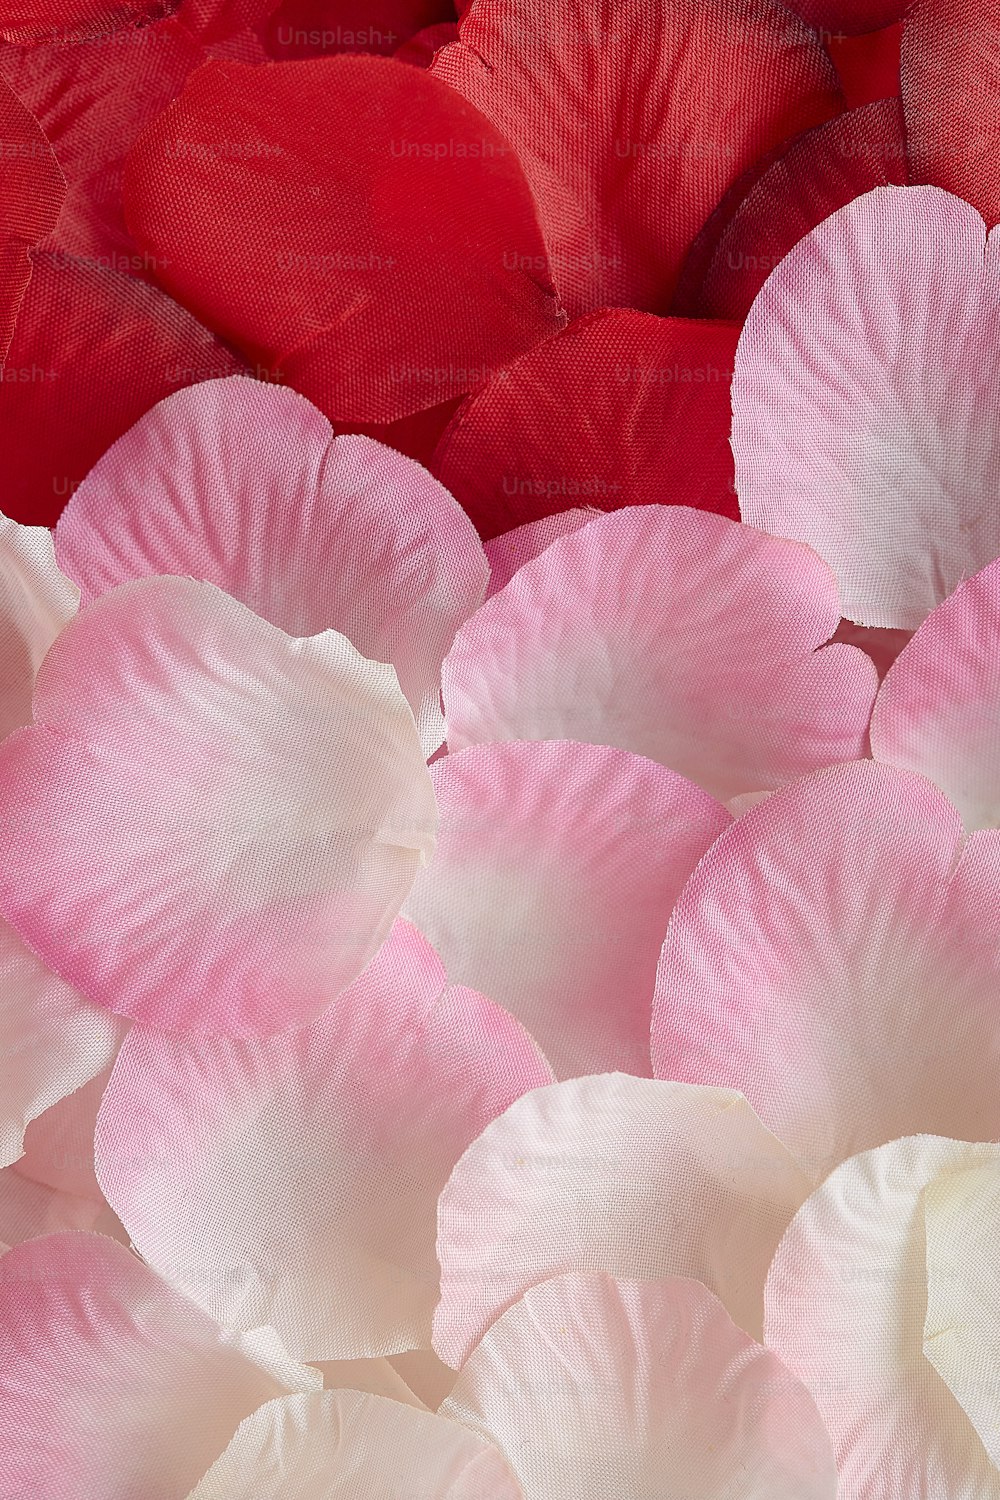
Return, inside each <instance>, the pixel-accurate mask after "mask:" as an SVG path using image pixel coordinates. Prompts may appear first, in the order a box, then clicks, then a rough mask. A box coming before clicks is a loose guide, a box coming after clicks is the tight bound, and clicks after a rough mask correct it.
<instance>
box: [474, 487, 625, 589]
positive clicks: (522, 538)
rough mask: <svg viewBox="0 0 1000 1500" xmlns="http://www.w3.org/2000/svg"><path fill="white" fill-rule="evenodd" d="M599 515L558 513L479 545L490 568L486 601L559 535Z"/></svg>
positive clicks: (580, 510) (593, 512) (588, 511)
mask: <svg viewBox="0 0 1000 1500" xmlns="http://www.w3.org/2000/svg"><path fill="white" fill-rule="evenodd" d="M600 514H601V512H600V511H599V510H591V509H587V508H584V507H579V508H577V509H575V510H561V511H559V512H558V513H557V514H556V515H554V516H543V517H542V519H541V520H540V521H525V523H524V525H523V526H515V527H514V529H513V531H505V532H503V533H502V535H500V536H495V537H491V539H490V540H489V541H488V542H485V543H484V544H483V551H484V552H485V553H486V558H487V561H488V562H489V565H490V582H489V587H488V588H487V590H486V597H487V599H492V598H493V595H494V594H499V592H500V590H501V589H504V588H506V587H507V585H508V583H510V580H511V579H512V578H513V576H514V574H515V573H516V572H517V571H518V569H519V568H523V567H524V565H525V563H529V562H531V560H532V558H535V557H540V556H541V554H542V553H543V552H544V551H545V550H546V548H548V547H551V546H552V543H553V542H555V541H558V539H559V538H560V537H561V536H568V535H569V534H570V532H571V531H579V530H580V527H581V526H586V524H587V522H588V521H593V520H594V518H595V517H596V516H599V515H600Z"/></svg>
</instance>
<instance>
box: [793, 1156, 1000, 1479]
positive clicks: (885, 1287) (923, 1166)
mask: <svg viewBox="0 0 1000 1500" xmlns="http://www.w3.org/2000/svg"><path fill="white" fill-rule="evenodd" d="M998 1165H1000V1147H997V1146H990V1145H966V1144H965V1143H964V1142H961V1141H950V1140H944V1139H941V1138H940V1137H933V1136H913V1137H908V1138H907V1139H905V1140H899V1141H893V1142H892V1143H891V1144H889V1145H885V1146H882V1147H880V1148H879V1149H878V1150H875V1151H869V1152H865V1153H864V1154H863V1155H860V1156H857V1157H853V1158H852V1159H851V1160H850V1161H847V1162H845V1163H844V1164H843V1165H842V1166H840V1167H838V1168H837V1170H836V1171H835V1172H833V1173H832V1175H831V1176H830V1177H829V1178H828V1179H827V1181H826V1182H825V1183H824V1184H823V1186H822V1187H821V1188H819V1189H818V1190H817V1191H816V1192H815V1193H814V1194H813V1196H812V1197H811V1198H810V1199H809V1200H808V1202H807V1203H806V1204H805V1205H804V1206H803V1207H802V1208H801V1209H800V1210H799V1212H798V1214H797V1215H796V1217H795V1219H794V1220H793V1221H792V1224H791V1227H790V1228H789V1230H788V1233H787V1234H786V1235H785V1237H784V1239H783V1240H782V1242H781V1245H780V1246H779V1248H778V1253H777V1255H776V1256H775V1259H774V1265H773V1266H772V1268H771V1272H770V1275H769V1276H768V1282H767V1323H766V1332H765V1338H766V1342H767V1343H768V1344H769V1345H770V1346H771V1347H772V1348H773V1349H774V1350H775V1351H776V1353H777V1354H779V1355H780V1357H781V1359H782V1360H783V1361H784V1363H785V1364H786V1365H787V1366H788V1368H789V1369H790V1370H791V1371H792V1373H793V1374H794V1375H796V1376H797V1377H798V1378H799V1380H801V1381H802V1382H803V1384H804V1385H805V1386H806V1387H807V1389H808V1390H809V1391H810V1392H811V1393H812V1395H813V1398H814V1399H815V1402H816V1405H817V1406H818V1407H819V1411H820V1415H821V1416H822V1418H823V1420H824V1422H825V1424H826V1427H827V1430H828V1432H829V1433H830V1437H831V1439H832V1441H833V1447H834V1452H835V1454H836V1458H837V1464H838V1468H839V1470H840V1480H841V1494H842V1495H843V1496H845V1497H850V1500H931V1497H934V1500H938V1497H940V1500H998V1497H1000V1472H998V1471H997V1470H996V1469H995V1468H994V1467H993V1465H992V1464H991V1463H990V1461H989V1459H988V1458H987V1455H986V1452H985V1450H984V1448H983V1445H982V1443H981V1442H980V1440H979V1438H978V1437H977V1435H976V1432H975V1429H974V1427H973V1426H972V1423H971V1422H970V1421H969V1419H968V1418H967V1417H966V1415H965V1413H964V1412H963V1410H962V1408H961V1406H960V1405H959V1403H958V1402H957V1401H956V1400H955V1398H954V1396H953V1395H952V1393H951V1391H950V1390H949V1389H948V1387H947V1385H946V1384H945V1382H944V1381H943V1380H942V1379H941V1377H940V1375H939V1374H938V1373H937V1371H936V1370H935V1369H934V1367H933V1365H932V1364H931V1363H930V1361H929V1360H928V1359H926V1358H925V1345H924V1318H925V1312H926V1310H927V1286H928V1270H927V1259H926V1257H927V1250H926V1248H925V1233H924V1205H923V1197H924V1191H925V1189H927V1188H929V1187H930V1186H931V1185H932V1184H933V1183H934V1182H935V1179H937V1178H938V1177H939V1175H940V1174H950V1173H961V1172H964V1171H966V1170H968V1169H971V1168H977V1167H988V1168H989V1169H990V1170H991V1171H992V1172H996V1170H997V1167H998ZM990 1253H991V1255H995V1243H994V1244H991V1246H990ZM957 1269H958V1268H957V1267H955V1266H952V1267H951V1268H950V1273H951V1274H952V1275H954V1274H955V1271H956V1270H957ZM945 1270H946V1273H947V1271H948V1268H945ZM995 1374H996V1372H995V1369H994V1371H993V1372H992V1377H993V1380H994V1382H995ZM994 1390H995V1384H994ZM993 1409H994V1412H995V1400H994V1403H993Z"/></svg>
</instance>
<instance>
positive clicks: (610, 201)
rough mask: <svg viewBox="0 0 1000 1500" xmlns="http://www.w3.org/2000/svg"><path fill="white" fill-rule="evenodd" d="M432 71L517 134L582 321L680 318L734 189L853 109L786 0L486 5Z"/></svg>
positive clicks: (474, 7) (561, 285)
mask: <svg viewBox="0 0 1000 1500" xmlns="http://www.w3.org/2000/svg"><path fill="white" fill-rule="evenodd" d="M431 71H432V73H433V74H435V75H436V76H437V77H439V78H442V79H444V80H445V81H446V82H448V83H449V84H451V86H452V87H453V88H455V89H457V90H458V91H459V92H460V93H461V94H463V95H464V97H465V98H466V99H468V100H469V101H470V102H471V103H472V104H474V105H475V106H476V108H477V109H480V110H482V112H483V114H485V115H486V116H487V117H488V118H489V119H490V120H491V121H492V122H493V124H494V125H495V126H496V128H497V129H498V130H499V131H500V132H501V134H502V135H504V136H505V137H506V138H507V139H508V140H510V141H511V142H512V144H513V146H514V149H515V151H516V152H517V154H518V156H519V158H520V160H521V161H522V163H523V164H524V169H525V172H526V174H527V177H528V181H529V183H530V184H531V188H532V191H533V192H534V195H535V198H536V200H537V202H538V206H539V214H540V217H541V222H542V227H543V230H544V232H545V237H546V243H547V245H548V249H549V256H550V263H551V266H552V274H553V277H554V279H555V283H556V286H557V288H558V290H559V294H560V297H561V299H562V301H563V303H564V305H565V306H566V308H567V310H568V311H569V313H570V315H571V316H572V317H578V316H579V315H580V314H582V313H589V312H595V311H596V310H597V309H598V308H602V307H608V306H625V307H634V308H639V309H641V310H642V311H645V312H665V311H666V310H667V308H668V307H669V305H670V297H671V294H672V292H673V288H674V284H675V282H676V278H677V274H678V272H679V270H680V266H681V262H682V260H683V257H684V254H685V252H686V250H687V248H688V246H689V245H690V243H691V241H692V240H693V239H694V237H695V235H696V234H697V233H698V231H699V230H700V229H701V227H702V225H703V224H704V222H705V220H706V219H707V218H708V216H709V214H710V213H711V212H712V210H713V209H714V208H715V207H716V205H717V203H718V202H719V200H720V199H721V198H722V196H723V194H724V193H725V192H726V189H727V188H728V187H729V186H730V184H731V183H732V182H734V181H735V180H736V178H737V177H739V176H740V174H741V173H742V172H743V171H744V170H745V169H746V168H747V167H749V166H750V165H751V164H752V163H753V162H755V161H756V160H758V158H759V157H760V156H762V155H764V154H765V153H766V152H767V151H769V150H770V149H771V148H773V147H774V146H776V145H777V144H778V143H779V142H780V141H783V140H784V139H786V137H788V136H790V135H795V134H797V133H798V132H799V131H800V130H805V129H807V128H808V127H809V126H811V125H816V124H818V123H819V122H820V121H821V120H824V119H827V118H829V116H830V115H832V114H834V113H835V112H836V111H837V109H838V108H839V105H840V98H839V95H838V92H837V86H836V81H835V75H834V71H833V67H832V64H831V62H830V59H829V57H828V56H827V54H826V52H825V51H824V50H823V48H822V46H821V44H820V42H819V39H818V37H816V36H815V35H814V34H813V33H812V32H810V31H809V30H808V28H807V27H805V26H804V25H803V24H802V23H801V22H799V21H798V20H797V19H796V18H794V17H790V16H789V13H788V12H787V11H786V10H785V9H784V7H782V6H780V5H778V4H774V3H771V0H744V3H739V4H737V3H732V0H670V3H669V4H666V5H658V6H650V5H649V4H647V3H646V0H622V3H619V4H617V5H615V6H613V7H607V6H595V5H594V4H592V3H591V0H553V3H551V4H549V5H547V6H546V7H545V8H544V9H541V10H540V9H539V7H538V6H537V4H535V3H534V0H475V3H473V4H471V5H470V6H468V8H467V9H466V10H465V13H464V15H462V17H461V19H460V22H459V41H458V43H457V44H456V45H454V46H452V47H446V48H445V50H444V51H443V52H440V53H438V55H437V57H436V58H435V59H434V62H433V64H432V66H431ZM595 101H599V103H596V104H595Z"/></svg>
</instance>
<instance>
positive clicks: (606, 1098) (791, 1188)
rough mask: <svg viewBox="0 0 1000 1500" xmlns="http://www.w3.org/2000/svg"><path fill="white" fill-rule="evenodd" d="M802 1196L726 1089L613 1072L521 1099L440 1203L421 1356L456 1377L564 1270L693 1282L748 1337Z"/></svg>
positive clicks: (801, 1177)
mask: <svg viewBox="0 0 1000 1500" xmlns="http://www.w3.org/2000/svg"><path fill="white" fill-rule="evenodd" d="M808 1192H809V1179H808V1178H807V1177H806V1175H805V1174H804V1173H803V1172H802V1171H800V1169H799V1168H798V1167H797V1166H796V1164H795V1163H794V1161H793V1160H792V1158H791V1156H790V1155H789V1153H788V1152H787V1151H786V1150H785V1148H784V1146H782V1145H781V1144H780V1143H779V1142H778V1141H777V1140H775V1138H774V1137H773V1136H772V1135H770V1134H769V1132H768V1131H767V1130H766V1129H765V1128H764V1126H763V1125H762V1124H761V1123H760V1121H759V1120H758V1119H757V1117H756V1115H755V1114H754V1113H753V1111H752V1110H751V1109H750V1107H749V1105H748V1104H747V1103H746V1101H745V1100H744V1099H743V1098H741V1097H740V1096H739V1095H738V1094H735V1093H733V1092H732V1091H730V1090H722V1089H699V1088H692V1087H690V1086H689V1085H687V1084H681V1083H664V1082H658V1081H655V1080H653V1079H642V1078H630V1077H628V1076H627V1075H626V1074H624V1073H611V1074H604V1075H601V1076H598V1077H591V1078H577V1079H573V1080H572V1081H570V1082H567V1083H559V1084H556V1085H555V1086H553V1087H551V1088H543V1089H538V1090H536V1091H535V1092H534V1093H530V1094H525V1096H524V1097H523V1098H522V1099H519V1100H518V1101H517V1103H516V1104H514V1105H512V1106H511V1108H510V1109H509V1110H508V1111H507V1113H506V1114H505V1115H502V1116H501V1117H500V1118H499V1119H498V1120H495V1121H494V1122H493V1124H491V1125H489V1126H487V1128H486V1129H485V1130H484V1131H483V1133H482V1135H481V1136H480V1137H479V1139H478V1140H477V1141H475V1142H474V1143H473V1144H472V1145H471V1146H470V1147H469V1149H468V1150H467V1151H466V1153H465V1155H464V1156H463V1157H462V1158H461V1160H460V1161H459V1162H458V1163H457V1165H456V1167H455V1169H454V1171H453V1172H452V1174H451V1177H450V1179H449V1181H448V1185H447V1187H446V1188H445V1190H444V1192H443V1193H442V1195H441V1203H440V1207H439V1210H438V1259H439V1261H440V1263H441V1301H440V1303H439V1304H438V1307H437V1310H436V1312H435V1314H434V1347H435V1349H436V1350H437V1352H438V1353H439V1354H440V1355H441V1357H442V1359H444V1360H446V1361H447V1362H448V1364H450V1365H454V1366H460V1365H462V1363H463V1362H464V1360H465V1359H466V1358H467V1357H468V1355H469V1353H470V1351H471V1350H472V1349H473V1348H474V1347H475V1345H476V1344H477V1343H478V1342H479V1340H480V1339H481V1338H482V1336H483V1334H484V1333H485V1332H486V1329H487V1328H489V1327H490V1325H491V1324H492V1323H494V1322H495V1321H496V1319H497V1318H498V1317H499V1316H500V1314H501V1313H502V1312H503V1311H504V1310H505V1308H508V1307H510V1306H511V1304H512V1303H514V1302H515V1301H516V1300H517V1298H518V1297H519V1296H521V1295H522V1293H523V1292H524V1291H525V1290H526V1288H528V1287H530V1286H534V1285H536V1284H537V1283H538V1282H541V1281H544V1280H545V1279H546V1277H549V1276H557V1275H561V1274H562V1273H564V1272H570V1271H580V1272H596V1271H606V1272H608V1273H609V1274H610V1275H613V1276H618V1277H622V1278H625V1279H631V1278H636V1279H643V1280H655V1279H656V1278H657V1277H661V1276H670V1275H680V1276H692V1277H695V1278H696V1279H697V1280H699V1281H703V1282H704V1283H705V1284H706V1286H709V1287H711V1289H712V1291H713V1292H715V1294H716V1295H717V1296H718V1297H720V1298H721V1299H722V1301H723V1302H724V1303H725V1305H726V1307H727V1308H728V1309H729V1312H730V1313H731V1314H732V1316H733V1317H734V1318H735V1319H736V1321H737V1322H738V1323H739V1324H740V1325H741V1327H744V1328H746V1329H747V1330H748V1331H749V1332H750V1333H751V1334H755V1335H756V1334H759V1332H760V1328H761V1321H762V1313H763V1301H762V1298H763V1287H764V1278H765V1276H766V1274H767V1268H768V1266H769V1265H770V1263H771V1257H772V1255H773V1254H774V1250H775V1247H776V1245H777V1243H778V1241H779V1239H780V1238H781V1235H782V1234H783V1232H784V1230H785V1228H786V1226H787V1224H788V1223H789V1220H790V1219H791V1217H792V1215H793V1214H794V1213H795V1210H796V1209H797V1208H798V1206H799V1204H800V1203H802V1202H803V1200H804V1199H805V1197H806V1196H807V1194H808Z"/></svg>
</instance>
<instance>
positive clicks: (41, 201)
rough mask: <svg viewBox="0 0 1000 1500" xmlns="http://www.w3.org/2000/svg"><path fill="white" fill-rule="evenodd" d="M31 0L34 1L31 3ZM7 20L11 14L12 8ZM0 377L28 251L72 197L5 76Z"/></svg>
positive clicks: (26, 274)
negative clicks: (67, 194)
mask: <svg viewBox="0 0 1000 1500" xmlns="http://www.w3.org/2000/svg"><path fill="white" fill-rule="evenodd" d="M30 3H31V0H28V4H29V5H30ZM7 19H10V17H9V13H8V16H7ZM0 140H2V141H3V159H4V170H3V177H2V180H0V376H2V375H3V374H4V361H5V359H6V356H7V352H8V349H9V347H10V340H11V335H12V334H13V332H14V322H15V319H16V318H17V313H18V308H19V307H20V305H21V299H22V297H23V296H24V290H25V287H26V286H27V285H28V282H29V281H30V280H31V259H30V256H29V254H28V251H29V250H30V249H31V247H32V246H34V245H37V244H38V243H39V241H41V240H43V239H44V238H45V236H46V235H47V234H49V233H50V232H51V230H52V229H53V227H54V225H55V224H56V221H57V220H58V218H59V214H60V211H61V209H62V206H63V200H64V199H65V196H66V183H65V181H64V179H63V175H62V173H61V172H60V170H59V166H58V164H57V162H56V158H55V154H54V152H53V150H52V147H51V145H50V144H49V142H48V140H46V138H45V136H44V135H43V133H42V131H41V129H40V128H39V124H38V121H37V120H36V119H35V117H34V116H33V115H32V114H30V113H29V111H28V109H26V108H25V105H24V104H23V103H22V101H21V99H19V98H18V96H17V94H15V93H14V92H13V90H12V89H11V88H10V87H9V85H8V83H7V82H6V81H5V80H4V79H2V78H0Z"/></svg>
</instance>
